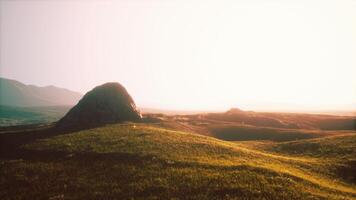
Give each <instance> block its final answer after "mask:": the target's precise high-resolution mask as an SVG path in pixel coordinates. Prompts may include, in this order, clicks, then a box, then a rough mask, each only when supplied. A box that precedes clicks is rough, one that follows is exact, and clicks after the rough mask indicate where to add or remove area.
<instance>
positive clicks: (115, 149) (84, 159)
mask: <svg viewBox="0 0 356 200" xmlns="http://www.w3.org/2000/svg"><path fill="white" fill-rule="evenodd" d="M58 134H59V133H56V131H55V130H53V129H47V128H46V129H43V130H42V131H41V130H39V131H36V132H32V133H31V132H26V133H23V134H22V133H18V134H16V133H11V134H0V141H3V142H4V141H7V142H6V145H5V147H3V149H2V150H1V154H0V158H1V170H0V188H1V190H0V197H1V198H2V199H10V198H17V199H171V198H173V199H356V187H355V182H354V181H353V180H352V179H346V178H345V177H344V176H341V175H340V174H339V171H340V170H341V171H342V166H344V165H345V161H348V160H352V158H354V157H355V151H354V150H353V149H355V147H356V146H355V143H354V142H352V141H354V140H355V136H356V135H355V133H353V132H352V133H349V134H346V135H339V136H337V137H336V136H331V137H324V138H325V139H320V140H316V139H308V140H300V141H298V143H293V142H291V143H288V142H283V143H278V142H272V143H271V142H260V143H259V145H254V144H253V143H250V144H249V143H245V142H228V141H222V140H218V139H214V138H212V137H207V136H202V135H198V134H194V133H190V132H187V131H177V130H170V129H167V128H163V125H162V124H160V123H158V124H157V123H156V124H148V123H121V124H111V125H106V126H103V127H99V128H95V129H87V130H82V131H74V132H67V133H65V134H62V133H60V134H59V135H58ZM30 135H32V137H30ZM334 140H335V141H338V142H336V143H333V142H332V141H334ZM327 141H329V142H327ZM311 143H313V144H314V143H316V144H320V145H321V146H322V145H323V144H324V143H328V145H329V146H328V148H329V149H333V147H336V146H340V145H344V147H343V149H342V151H340V153H341V154H342V155H343V156H340V157H335V156H333V154H324V156H323V157H320V156H318V154H319V153H318V152H317V151H316V153H315V154H313V153H310V154H308V155H303V153H302V152H301V154H299V153H298V152H296V153H294V150H293V149H294V146H296V145H303V144H305V145H309V144H311ZM333 145H335V146H333ZM2 146H3V145H2ZM279 146H283V148H279ZM4 148H6V151H5V150H4ZM297 149H298V148H297ZM336 151H338V150H336ZM308 152H314V148H311V149H310V150H308ZM345 158H347V159H348V160H347V159H345ZM349 168H350V167H349ZM351 169H354V168H352V166H351Z"/></svg>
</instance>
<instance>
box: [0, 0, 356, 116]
mask: <svg viewBox="0 0 356 200" xmlns="http://www.w3.org/2000/svg"><path fill="white" fill-rule="evenodd" d="M0 76H1V77H5V78H11V79H16V80H18V81H21V82H24V83H26V84H35V85H38V86H46V85H55V86H58V87H63V88H68V89H71V90H74V91H79V92H81V93H83V94H84V93H85V92H87V91H88V90H90V89H92V88H93V87H95V86H96V85H100V84H103V83H105V82H120V83H121V84H122V85H124V86H125V87H126V89H127V90H128V92H129V93H130V94H131V96H132V97H133V98H134V99H135V101H136V104H137V105H138V106H141V107H151V108H163V109H175V110H226V109H229V108H231V107H238V108H241V109H246V110H278V111H288V110H293V111H294V110H338V109H341V110H351V109H352V110H355V109H356V78H355V77H356V1H355V0H298V1H291V0H231V1H229V0H202V1H198V0H192V1H187V0H181V1H178V0H123V1H120V0H117V1H114V0H113V1H110V0H103V1H99V0H98V1H96V0H89V1H84V0H72V1H71V0H62V1H60V0H58V1H55V0H48V1H45V0H37V1H31V0H27V1H21V0H14V1H11V0H0Z"/></svg>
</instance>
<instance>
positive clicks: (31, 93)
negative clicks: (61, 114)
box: [0, 77, 82, 107]
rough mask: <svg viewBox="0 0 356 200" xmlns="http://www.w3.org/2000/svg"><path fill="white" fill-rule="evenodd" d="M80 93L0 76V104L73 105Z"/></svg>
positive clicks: (21, 105) (28, 105)
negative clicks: (27, 83) (29, 83)
mask: <svg viewBox="0 0 356 200" xmlns="http://www.w3.org/2000/svg"><path fill="white" fill-rule="evenodd" d="M81 97H82V94H80V93H79V92H73V91H70V90H68V89H63V88H58V87H55V86H46V87H38V86H34V85H25V84H23V83H21V82H19V81H16V80H11V79H6V78H1V77H0V105H2V106H15V107H41V106H63V105H75V104H76V103H78V101H79V99H80V98H81Z"/></svg>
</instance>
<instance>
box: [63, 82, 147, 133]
mask: <svg viewBox="0 0 356 200" xmlns="http://www.w3.org/2000/svg"><path fill="white" fill-rule="evenodd" d="M140 119H141V114H140V112H139V111H138V110H137V108H136V105H135V102H134V101H133V99H132V97H131V96H130V95H129V94H128V92H127V91H126V89H125V88H124V87H123V86H122V85H120V84H119V83H105V84H103V85H100V86H97V87H95V88H94V89H93V90H91V91H89V92H88V93H87V94H85V95H84V97H83V98H82V99H81V100H80V101H79V103H78V104H77V105H76V106H74V107H73V108H72V109H71V110H70V111H69V112H68V113H67V114H66V115H65V116H64V117H63V118H62V119H61V120H60V121H59V122H58V126H60V127H73V126H74V127H83V126H95V125H100V124H106V123H115V122H123V121H137V120H140Z"/></svg>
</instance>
